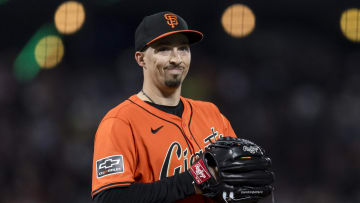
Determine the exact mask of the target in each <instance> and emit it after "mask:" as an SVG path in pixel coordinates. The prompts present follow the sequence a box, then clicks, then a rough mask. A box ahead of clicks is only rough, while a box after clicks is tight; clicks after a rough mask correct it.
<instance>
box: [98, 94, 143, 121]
mask: <svg viewBox="0 0 360 203" xmlns="http://www.w3.org/2000/svg"><path fill="white" fill-rule="evenodd" d="M137 109H138V107H137V106H136V105H135V104H134V103H133V102H131V101H130V100H129V99H127V100H125V101H123V102H122V103H120V104H118V105H117V106H115V107H114V108H112V109H110V110H109V111H108V112H107V113H106V115H105V116H104V118H103V119H102V120H106V119H109V118H117V119H122V120H128V118H130V117H131V115H134V111H137Z"/></svg>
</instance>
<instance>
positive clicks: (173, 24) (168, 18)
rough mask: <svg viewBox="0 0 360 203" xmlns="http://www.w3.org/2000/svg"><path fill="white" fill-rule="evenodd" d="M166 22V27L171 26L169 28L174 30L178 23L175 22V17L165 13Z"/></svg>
mask: <svg viewBox="0 0 360 203" xmlns="http://www.w3.org/2000/svg"><path fill="white" fill-rule="evenodd" d="M164 17H165V19H166V22H167V24H168V25H170V26H171V28H175V27H176V26H177V25H178V24H179V23H178V20H177V16H176V15H174V14H172V13H167V14H165V15H164Z"/></svg>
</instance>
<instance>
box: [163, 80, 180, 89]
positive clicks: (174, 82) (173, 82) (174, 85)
mask: <svg viewBox="0 0 360 203" xmlns="http://www.w3.org/2000/svg"><path fill="white" fill-rule="evenodd" d="M180 84H181V80H180V79H173V80H166V81H165V85H166V86H167V87H169V88H177V87H179V86H180Z"/></svg>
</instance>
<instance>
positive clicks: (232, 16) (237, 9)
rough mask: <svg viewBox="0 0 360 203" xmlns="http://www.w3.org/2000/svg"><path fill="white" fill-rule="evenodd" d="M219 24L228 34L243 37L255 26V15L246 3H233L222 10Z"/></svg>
mask: <svg viewBox="0 0 360 203" xmlns="http://www.w3.org/2000/svg"><path fill="white" fill-rule="evenodd" d="M221 24H222V26H223V28H224V30H225V32H226V33H227V34H229V35H230V36H232V37H237V38H240V37H245V36H247V35H249V34H250V33H251V32H252V31H253V30H254V28H255V15H254V13H253V12H252V10H251V9H250V8H249V7H247V6H246V5H243V4H233V5H231V6H229V7H228V8H227V9H226V10H225V11H224V13H223V15H222V17H221Z"/></svg>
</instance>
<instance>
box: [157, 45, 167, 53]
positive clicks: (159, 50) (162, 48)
mask: <svg viewBox="0 0 360 203" xmlns="http://www.w3.org/2000/svg"><path fill="white" fill-rule="evenodd" d="M169 50H170V48H169V47H165V46H163V47H159V48H158V49H157V51H158V52H163V51H169Z"/></svg>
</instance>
